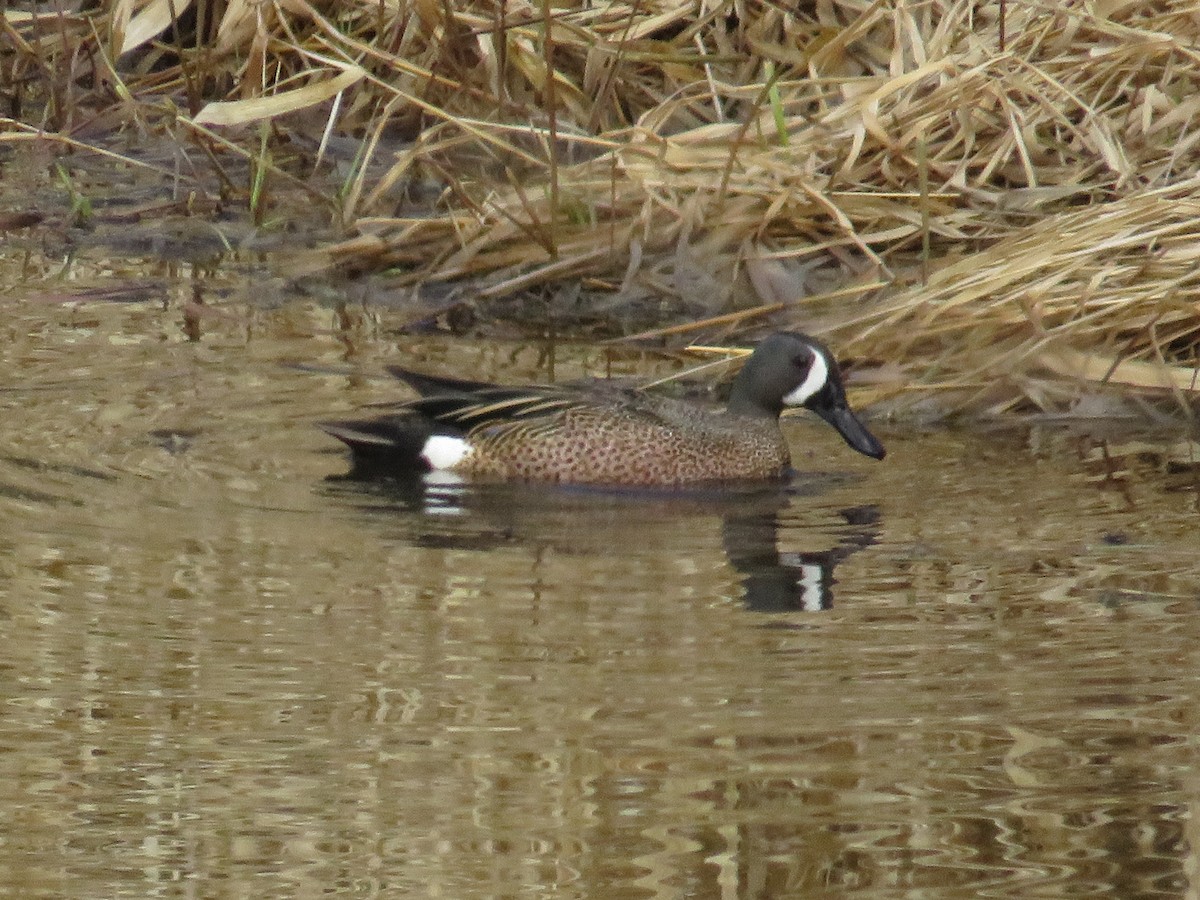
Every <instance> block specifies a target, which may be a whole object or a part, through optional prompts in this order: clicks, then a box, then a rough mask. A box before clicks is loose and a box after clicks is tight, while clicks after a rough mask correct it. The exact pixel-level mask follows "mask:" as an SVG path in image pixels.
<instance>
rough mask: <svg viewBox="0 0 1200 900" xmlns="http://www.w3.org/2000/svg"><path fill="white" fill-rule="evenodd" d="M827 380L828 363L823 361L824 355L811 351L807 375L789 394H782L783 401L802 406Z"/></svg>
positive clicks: (789, 404)
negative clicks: (811, 356)
mask: <svg viewBox="0 0 1200 900" xmlns="http://www.w3.org/2000/svg"><path fill="white" fill-rule="evenodd" d="M828 380H829V363H827V362H825V357H824V356H822V355H821V354H820V353H817V352H816V351H813V361H812V365H811V366H809V368H808V375H806V376H805V378H804V381H803V382H802V383H801V385H800V386H799V387H798V388H796V389H795V390H794V391H792V392H791V393H790V394H784V395H783V402H784V403H785V404H786V405H788V406H803V405H804V404H805V403H807V402H808V401H809V399H811V397H812V395H813V394H815V393H817V391H819V390H821V388H823V387H825V382H826V381H828Z"/></svg>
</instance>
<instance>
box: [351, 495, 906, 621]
mask: <svg viewBox="0 0 1200 900" xmlns="http://www.w3.org/2000/svg"><path fill="white" fill-rule="evenodd" d="M845 480H846V479H845V478H844V477H840V476H820V475H817V476H807V477H805V478H804V479H803V480H802V481H796V482H793V483H791V484H787V485H772V486H767V487H764V486H757V487H755V488H752V489H751V488H746V487H741V488H730V489H728V490H718V489H704V490H691V491H677V490H671V491H653V490H645V489H637V490H617V489H610V488H597V487H579V486H562V485H512V484H504V483H491V484H489V483H481V482H478V481H469V480H462V481H460V480H450V481H442V480H436V479H434V480H430V479H428V478H422V477H414V478H404V479H384V480H380V479H379V478H378V477H377V476H373V477H370V478H359V477H353V476H335V477H331V478H330V479H329V480H328V482H327V484H328V485H329V486H330V488H331V490H333V491H334V492H336V493H337V494H338V495H340V496H341V497H342V498H344V499H347V500H349V501H350V502H351V503H353V504H354V505H356V506H358V507H359V508H360V509H361V510H362V511H363V512H364V513H365V514H367V515H368V516H369V518H370V519H372V520H374V521H378V522H380V523H381V526H382V527H383V528H385V529H386V533H387V534H388V535H389V536H392V537H395V538H397V539H399V540H402V541H404V542H405V543H410V544H413V545H415V546H420V547H426V548H437V549H457V550H472V551H482V552H491V551H498V550H502V549H509V548H512V547H513V546H527V547H532V548H535V549H537V550H538V551H539V553H540V551H542V550H545V549H552V550H559V551H561V552H563V553H569V554H573V555H581V556H590V555H596V556H600V557H609V558H616V559H619V557H620V554H621V553H622V552H633V553H636V554H638V555H639V556H640V557H644V556H645V555H646V554H647V552H648V551H651V552H653V551H656V550H658V549H659V546H660V545H661V552H662V554H663V556H664V559H668V560H669V559H670V558H672V557H671V554H672V553H673V552H674V553H676V554H678V552H679V551H678V548H676V549H675V550H674V551H673V550H672V549H671V547H670V546H669V544H670V540H669V539H664V540H661V541H658V540H656V541H655V542H654V543H651V541H650V540H649V539H648V537H642V536H639V535H638V533H637V530H636V529H637V528H639V527H640V528H642V529H645V532H646V535H647V536H648V535H650V534H653V536H654V537H655V538H658V537H659V536H660V535H662V534H663V532H664V530H665V529H664V528H663V527H662V524H661V523H664V522H665V523H667V524H673V525H679V526H680V527H679V528H678V529H677V532H676V533H677V535H679V536H683V537H684V538H690V537H694V536H695V535H697V534H699V533H701V532H698V531H697V530H696V529H695V528H692V527H690V523H691V522H694V521H698V520H700V519H702V518H704V519H711V517H713V516H716V517H718V518H719V520H720V533H721V548H722V550H723V551H724V554H725V557H726V560H727V561H728V563H729V564H730V565H731V566H732V567H733V569H734V571H735V572H737V574H738V576H739V582H740V584H741V587H742V589H743V603H744V604H745V607H746V608H747V609H749V610H753V611H756V612H795V611H818V610H823V609H829V608H830V607H832V605H833V590H832V588H833V585H834V584H835V579H834V570H835V568H836V567H837V565H838V564H839V563H841V561H842V560H844V559H846V558H848V557H850V556H852V555H853V554H855V553H857V552H858V551H860V550H863V549H865V548H867V547H870V546H871V545H872V544H874V543H875V542H876V540H877V539H878V536H879V534H880V532H881V530H882V524H881V517H880V512H879V509H878V507H877V506H875V505H862V506H853V507H846V508H831V507H830V506H829V505H827V504H821V503H820V498H821V496H822V495H823V494H826V493H828V492H830V491H831V490H832V489H834V488H836V487H837V486H839V485H840V484H841V483H843V482H844V481H845ZM814 504H817V505H815V506H814ZM831 518H832V519H836V520H837V521H836V522H835V523H834V524H833V525H832V527H830V525H829V524H822V525H821V527H814V525H813V520H814V519H817V520H821V521H822V523H828V521H829V520H830V519H831ZM397 532H398V533H397ZM814 535H816V537H817V540H818V542H819V543H820V544H821V545H822V548H821V549H817V550H787V549H781V546H783V547H784V548H786V546H787V545H788V544H789V543H794V542H795V541H796V540H797V539H799V540H807V541H810V542H811V541H812V540H813V537H814ZM667 568H670V566H667Z"/></svg>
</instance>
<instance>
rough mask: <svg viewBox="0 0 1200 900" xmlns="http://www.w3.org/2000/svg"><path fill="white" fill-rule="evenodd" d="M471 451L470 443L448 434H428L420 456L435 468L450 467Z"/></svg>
mask: <svg viewBox="0 0 1200 900" xmlns="http://www.w3.org/2000/svg"><path fill="white" fill-rule="evenodd" d="M471 453H472V450H471V445H470V444H468V443H467V442H466V441H464V440H463V439H462V438H457V437H452V436H451V435H448V434H434V435H430V437H429V440H427V441H426V442H425V446H424V447H422V448H421V458H422V459H423V460H425V462H427V463H429V465H431V466H432V467H433V468H435V469H452V468H454V467H455V466H456V465H458V464H459V463H460V462H462V461H463V460H464V459H466V458H467V457H468V456H470V455H471Z"/></svg>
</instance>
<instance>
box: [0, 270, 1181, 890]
mask: <svg viewBox="0 0 1200 900" xmlns="http://www.w3.org/2000/svg"><path fill="white" fill-rule="evenodd" d="M85 276H86V273H84V275H82V276H80V281H81V282H83V283H82V284H79V283H68V284H65V285H64V284H62V283H59V282H53V283H52V282H50V280H49V279H48V278H42V277H33V278H28V277H26V278H25V279H24V280H19V284H18V285H17V286H16V287H10V289H9V290H8V293H7V295H6V296H4V297H3V298H0V328H2V332H3V334H4V335H5V337H4V349H3V354H4V371H5V372H6V373H7V374H6V375H5V377H4V381H3V383H2V384H0V422H3V425H2V426H0V578H2V582H0V646H2V647H3V653H2V654H0V685H2V686H3V705H2V706H0V806H2V807H3V809H4V810H5V815H4V816H3V819H2V824H0V894H3V895H6V896H13V897H23V898H25V897H64V898H76V897H78V898H92V897H138V898H144V897H179V896H194V897H225V896H229V897H240V896H272V897H310V896H317V895H319V894H322V893H328V892H333V891H340V892H342V893H345V894H347V895H351V896H361V897H392V896H403V895H406V894H407V895H412V896H421V897H448V898H464V897H504V896H510V897H523V898H524V897H551V896H553V897H579V898H585V897H587V898H590V897H605V898H642V897H662V898H666V897H671V898H674V897H714V898H781V897H797V898H801V897H802V898H812V897H818V898H819V897H831V898H832V897H839V898H840V897H847V896H862V897H888V898H891V897H904V898H958V897H961V898H975V897H1021V898H1027V897H1053V898H1061V897H1067V896H1081V897H1097V896H1112V897H1121V898H1135V897H1162V896H1165V897H1196V896H1200V891H1198V890H1197V887H1196V880H1197V874H1198V873H1197V869H1198V867H1197V863H1196V856H1195V853H1194V852H1193V850H1192V847H1193V844H1194V843H1195V840H1196V826H1195V824H1194V823H1195V817H1194V815H1193V807H1192V804H1193V802H1195V799H1196V797H1197V796H1200V777H1198V776H1197V774H1196V767H1195V761H1196V744H1197V738H1196V733H1197V727H1196V719H1197V713H1196V710H1197V709H1200V702H1198V701H1200V675H1197V672H1200V666H1198V665H1197V663H1198V662H1200V660H1198V658H1197V657H1198V656H1200V650H1197V648H1200V639H1198V638H1200V589H1198V588H1197V584H1198V583H1200V581H1198V575H1200V572H1198V569H1200V563H1198V562H1197V553H1196V546H1197V545H1196V539H1195V523H1196V521H1197V518H1196V513H1197V508H1196V504H1197V496H1198V492H1197V490H1196V476H1195V474H1194V473H1195V469H1194V468H1192V467H1190V466H1189V458H1188V455H1189V454H1190V453H1191V448H1190V445H1186V444H1185V445H1180V444H1178V440H1179V435H1178V434H1176V435H1167V436H1165V437H1159V436H1152V437H1147V436H1146V435H1141V434H1135V435H1134V436H1133V437H1130V436H1126V437H1119V436H1111V437H1110V438H1109V439H1108V440H1107V441H1105V442H1103V443H1101V442H1100V441H1098V440H1097V439H1096V438H1094V437H1088V436H1081V435H1080V434H1078V433H1076V432H1072V431H1069V430H1067V429H1065V428H1062V427H1057V426H1053V425H1043V426H1037V427H1027V428H1023V429H1018V430H1012V431H986V430H982V429H975V430H963V431H945V430H941V431H927V432H920V431H917V430H914V429H907V428H899V427H895V428H891V429H889V428H886V427H884V428H880V432H881V437H882V438H883V439H884V440H885V442H886V443H887V445H888V448H889V456H888V458H887V460H886V461H885V462H883V463H874V462H872V461H870V460H866V459H863V458H861V457H857V456H855V455H853V454H852V453H850V452H849V451H848V450H847V449H846V448H845V447H844V446H842V445H841V443H840V441H839V439H838V438H837V436H836V435H834V434H832V433H831V432H829V430H828V429H827V428H825V427H824V426H823V425H820V424H812V423H810V422H806V421H801V422H797V423H795V424H791V425H789V426H788V434H789V437H790V439H791V440H792V443H793V446H794V447H795V448H796V463H797V466H798V467H799V468H800V469H801V470H802V471H803V472H805V473H806V474H805V476H804V477H802V478H800V479H798V480H797V481H796V482H795V483H793V484H792V485H790V486H789V487H788V488H787V489H755V490H746V491H742V492H738V493H734V494H725V495H721V494H713V493H706V492H693V493H690V494H686V495H683V496H678V495H672V494H671V493H670V492H659V493H651V494H636V493H631V492H619V491H594V490H560V489H549V488H539V489H514V488H510V487H507V486H503V485H492V486H470V485H467V486H461V485H460V486H454V485H442V486H434V487H430V488H428V489H425V490H412V489H409V488H405V487H403V486H396V485H391V486H381V485H378V484H375V485H372V484H360V483H355V482H349V481H345V480H342V479H340V478H339V476H340V475H341V474H343V473H344V472H345V470H346V459H345V456H344V454H343V453H342V452H341V450H340V448H339V445H337V443H336V442H335V441H333V440H332V439H330V438H328V437H327V436H325V435H323V434H321V433H320V432H319V431H317V430H316V429H315V428H314V427H313V422H314V421H316V420H319V419H321V418H328V417H338V416H344V415H347V414H350V413H352V412H353V411H354V410H355V409H356V408H357V407H359V406H360V405H362V404H364V403H369V402H375V401H380V400H385V399H389V398H393V397H398V396H400V393H399V392H400V389H399V388H398V387H397V386H394V385H392V384H390V383H388V382H387V381H386V380H384V379H375V378H374V377H373V376H374V375H376V374H378V373H379V372H380V371H381V370H382V365H383V364H384V363H385V362H388V361H401V360H403V361H405V362H406V363H409V364H413V365H425V366H427V367H431V368H433V369H434V370H438V371H463V372H470V373H471V374H472V375H473V376H487V375H495V376H497V377H501V378H505V379H508V380H514V381H515V380H521V379H525V378H530V377H535V376H537V375H538V374H539V373H540V374H541V375H542V376H543V377H544V376H545V374H546V370H545V363H546V360H545V357H544V354H543V353H542V348H539V347H537V346H535V345H532V344H527V343H493V344H489V345H487V346H484V345H480V344H472V343H469V342H460V341H454V340H449V339H445V338H434V337H430V338H427V339H424V340H417V339H409V338H405V339H404V340H402V341H400V340H398V339H395V338H389V337H388V336H387V332H386V321H385V322H383V323H378V322H372V321H371V320H369V319H356V318H354V317H353V316H349V317H347V316H342V317H340V318H339V317H336V316H334V314H333V313H331V312H329V311H327V310H323V309H321V308H320V307H318V306H316V305H313V304H310V303H306V302H302V301H298V300H293V301H287V300H286V298H282V299H280V301H279V302H278V303H275V304H274V305H271V306H264V305H262V304H255V303H251V302H249V300H248V295H249V294H250V293H252V292H253V293H254V294H255V295H256V296H259V297H261V291H262V288H261V285H254V284H248V283H246V282H244V281H243V282H239V280H238V279H237V278H236V277H232V276H231V280H230V282H229V284H228V285H227V286H225V288H223V292H218V296H219V299H218V300H215V301H214V300H210V301H209V302H208V303H207V304H206V305H205V309H204V310H202V311H200V312H196V311H195V310H193V311H192V315H191V324H190V325H189V324H188V322H187V321H185V319H186V317H185V316H183V315H182V314H181V308H182V304H183V303H184V302H185V298H186V296H187V294H188V288H187V287H186V286H180V285H179V284H178V283H177V282H176V281H175V279H174V277H173V276H172V275H170V273H168V274H166V275H164V276H163V280H162V282H161V286H160V288H155V289H154V290H151V291H150V292H149V293H150V295H151V296H150V297H149V298H147V297H139V298H138V299H137V300H136V301H135V302H112V301H98V300H91V299H82V300H77V299H73V298H74V297H75V295H76V294H79V293H82V292H83V291H85V290H86V289H87V278H86V277H85ZM156 291H157V293H156ZM164 301H165V302H164ZM189 327H190V328H192V329H193V332H192V333H193V336H199V338H200V340H198V341H189V340H187V335H188V334H189V332H188V328H189ZM197 329H198V333H197V331H196V330H197ZM607 364H608V361H606V360H605V359H604V355H603V353H602V352H601V351H599V350H596V349H589V348H585V349H584V350H583V351H580V352H570V353H565V352H564V353H562V354H561V355H560V356H559V358H558V359H557V361H556V365H557V366H558V367H559V370H560V371H558V372H557V373H556V374H558V375H559V376H560V377H562V376H570V375H572V374H576V373H577V371H581V370H583V369H584V368H586V369H588V370H590V371H592V372H598V371H603V369H604V367H605V366H606V365H607ZM615 365H617V366H618V368H620V367H622V366H624V367H626V368H627V369H628V370H630V371H633V370H637V371H646V372H650V371H651V370H652V369H653V368H654V366H653V365H651V364H650V362H649V361H648V360H638V359H632V358H628V357H619V358H617V359H616V362H615ZM660 365H661V364H660ZM1135 437H1136V439H1137V441H1138V443H1135V442H1134V438H1135ZM1171 441H1175V442H1176V443H1174V444H1172V443H1171ZM1106 454H1107V457H1106Z"/></svg>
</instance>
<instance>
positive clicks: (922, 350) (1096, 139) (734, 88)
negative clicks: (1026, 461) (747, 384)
mask: <svg viewBox="0 0 1200 900" xmlns="http://www.w3.org/2000/svg"><path fill="white" fill-rule="evenodd" d="M93 7H94V8H93ZM3 28H4V32H5V40H4V42H3V46H4V48H5V49H4V50H3V51H2V57H0V93H2V94H3V102H4V103H5V104H6V108H5V109H3V112H4V114H5V116H6V117H5V118H2V119H0V127H2V128H3V129H4V130H5V133H3V134H0V141H4V142H5V143H10V144H13V143H18V142H22V141H34V140H36V141H51V142H56V143H57V144H58V146H60V147H62V148H63V150H64V151H65V150H68V149H70V150H73V151H75V152H76V153H78V152H79V151H80V150H87V149H89V148H90V149H93V150H95V151H97V152H103V153H105V154H107V155H110V156H114V155H115V156H116V157H118V158H126V155H125V151H124V150H122V149H120V148H123V147H128V146H130V145H131V143H132V142H134V141H135V140H142V141H146V140H151V139H155V138H159V139H161V138H169V139H171V141H173V142H174V144H175V146H176V147H177V148H178V149H177V157H176V159H175V167H176V173H177V175H178V177H179V178H180V179H181V181H184V182H188V186H187V187H186V188H183V189H180V190H184V191H185V192H186V191H193V192H195V191H201V192H203V190H204V189H205V188H203V187H196V186H193V183H194V185H205V184H208V185H216V188H211V189H209V190H215V191H216V192H219V193H221V194H222V195H224V196H225V197H226V198H230V197H236V198H238V199H239V201H240V202H242V203H244V205H245V206H246V208H247V209H248V210H250V211H252V213H253V217H254V221H256V222H262V221H264V220H265V219H268V218H269V217H270V215H271V212H270V204H271V198H272V196H273V195H277V194H280V193H283V192H285V191H299V192H309V193H310V194H311V195H312V196H313V197H314V198H316V199H318V200H319V201H321V202H322V203H323V204H324V206H325V208H327V209H328V212H329V218H330V220H331V221H332V222H334V223H335V225H336V226H337V229H338V231H337V236H335V237H333V238H331V239H330V240H329V241H328V242H327V243H326V244H324V245H323V246H321V247H319V248H317V249H315V250H313V251H312V252H310V253H308V254H306V255H305V257H304V259H303V260H302V263H301V265H300V268H301V269H303V270H304V271H306V272H308V273H313V272H321V271H339V272H343V273H348V274H354V273H362V272H378V271H387V272H389V273H390V277H391V278H393V279H394V280H395V281H396V283H398V284H412V285H422V286H428V285H433V284H436V283H438V282H444V283H463V282H465V283H468V284H470V286H471V289H472V292H473V296H474V297H476V298H478V304H479V307H480V312H481V314H483V315H486V314H487V304H488V303H489V302H490V301H493V300H495V299H497V298H502V297H505V296H510V295H513V294H517V293H519V292H523V291H529V290H531V289H535V288H541V287H543V286H551V285H559V284H562V283H568V284H571V285H573V286H575V289H576V290H577V291H579V292H582V296H584V297H585V298H586V299H587V300H588V302H590V303H591V304H592V305H593V308H594V309H595V310H596V311H597V315H600V314H601V313H602V312H605V311H607V312H608V313H611V314H612V321H620V316H619V312H620V310H622V309H623V308H625V307H627V306H628V305H634V304H643V305H645V304H647V303H652V304H661V306H662V309H663V311H664V312H663V315H662V317H661V318H660V320H659V321H660V324H661V326H662V327H661V328H660V329H658V330H657V331H656V332H654V334H656V335H659V336H663V335H667V334H675V335H683V336H687V337H692V338H700V337H702V338H704V339H705V340H715V339H721V340H727V339H737V338H738V337H739V336H740V335H741V334H743V333H746V334H748V333H750V332H752V331H754V330H757V329H761V328H762V327H764V326H767V325H769V326H770V327H772V328H776V327H780V326H790V327H802V328H804V329H805V330H808V331H812V332H814V333H816V334H819V335H822V336H823V337H825V338H826V339H827V340H829V341H831V342H832V343H834V344H835V345H836V346H838V347H839V348H842V349H843V350H844V351H845V352H846V353H847V354H848V355H849V356H851V357H853V358H856V359H858V360H860V361H862V362H863V363H875V365H874V366H870V365H863V366H861V367H860V370H859V373H858V374H859V376H860V380H861V379H862V378H863V377H865V378H866V380H868V381H871V382H873V390H872V392H873V393H874V395H875V399H885V398H890V401H889V402H890V403H891V404H892V405H893V407H894V408H901V407H903V406H905V405H908V404H911V403H913V402H921V403H924V404H926V405H927V406H928V407H929V408H930V409H936V410H937V411H938V412H939V413H941V412H945V411H947V410H950V411H956V410H958V411H969V412H972V413H1004V412H1008V411H1012V410H1016V409H1025V410H1029V409H1034V410H1046V411H1054V412H1065V411H1070V410H1071V409H1075V410H1077V411H1078V412H1080V414H1083V413H1085V412H1087V411H1092V412H1096V411H1111V410H1112V408H1113V407H1112V405H1111V404H1110V403H1108V402H1107V401H1101V402H1097V398H1098V397H1099V398H1103V397H1108V396H1120V397H1127V398H1138V399H1142V398H1146V399H1152V400H1155V399H1166V400H1167V401H1168V402H1169V403H1171V404H1173V405H1175V406H1176V408H1178V409H1179V410H1182V411H1184V412H1186V413H1187V414H1189V415H1190V414H1191V412H1190V411H1191V409H1192V400H1193V398H1194V397H1195V395H1196V393H1197V390H1200V374H1198V371H1200V370H1198V369H1197V366H1198V365H1200V360H1198V357H1197V353H1198V348H1200V177H1198V176H1197V172H1198V171H1200V122H1198V121H1197V113H1198V112H1200V52H1198V51H1197V49H1196V48H1197V47H1200V18H1198V17H1197V15H1196V12H1195V4H1194V3H1193V2H1192V0H1157V2H1152V3H1145V2H1121V0H1110V2H1102V3H1086V4H1085V3H1053V4H1051V3H1029V2H1021V0H1008V2H1007V3H1005V2H1003V0H988V2H984V3H978V2H965V0H930V2H907V0H886V2H869V0H817V2H808V3H801V4H776V3H772V2H767V0H686V2H685V0H613V2H606V3H599V4H587V5H584V4H564V3H551V2H549V0H541V2H539V3H529V2H525V0H486V2H476V0H471V2H468V0H412V2H409V0H338V2H330V0H272V2H257V0H256V2H250V0H223V2H220V0H219V2H214V3H207V2H202V0H114V2H111V3H108V4H99V5H95V4H89V3H71V2H68V0H56V2H53V3H30V4H16V3H10V4H8V6H7V7H6V8H5V11H4V20H3ZM129 161H130V162H134V161H135V160H134V159H133V158H132V155H131V156H130V157H129ZM201 171H203V172H204V173H205V174H204V177H202V176H201V175H200V174H199V173H200V172H201ZM314 171H320V172H324V173H330V174H331V175H332V177H330V178H329V180H328V182H327V183H328V184H329V185H331V186H332V187H331V189H329V190H326V191H324V192H321V191H320V190H319V189H318V188H317V186H316V184H317V183H316V182H313V181H311V176H312V173H313V172H314ZM61 177H62V178H63V179H64V183H69V176H68V175H67V174H66V173H65V172H64V173H63V175H62V176H61ZM206 178H207V181H206V180H205V179H206ZM82 202H83V198H82V197H79V196H78V195H76V194H75V192H74V190H72V196H71V203H72V205H73V207H75V208H74V209H73V211H72V214H73V215H74V216H76V217H79V216H82V215H84V209H83V207H82V206H81V204H82ZM202 208H206V207H205V206H204V204H202V203H192V204H191V205H189V209H202ZM656 308H657V307H656ZM1114 388H1116V390H1114ZM1081 401H1082V402H1081Z"/></svg>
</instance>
